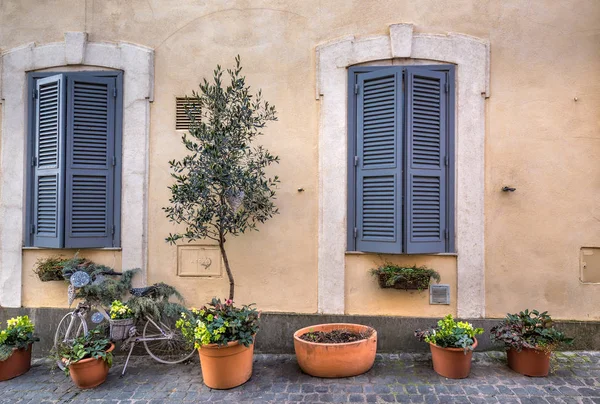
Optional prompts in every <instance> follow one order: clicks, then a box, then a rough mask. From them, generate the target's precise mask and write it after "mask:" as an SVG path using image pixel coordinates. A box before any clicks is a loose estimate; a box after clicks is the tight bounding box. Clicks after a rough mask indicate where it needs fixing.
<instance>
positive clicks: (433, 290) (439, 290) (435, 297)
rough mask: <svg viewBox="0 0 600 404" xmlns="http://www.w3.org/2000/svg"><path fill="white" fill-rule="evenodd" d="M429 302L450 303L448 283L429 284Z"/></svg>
mask: <svg viewBox="0 0 600 404" xmlns="http://www.w3.org/2000/svg"><path fill="white" fill-rule="evenodd" d="M429 304H450V285H443V284H442V285H440V284H437V285H429Z"/></svg>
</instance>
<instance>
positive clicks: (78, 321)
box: [54, 272, 196, 376]
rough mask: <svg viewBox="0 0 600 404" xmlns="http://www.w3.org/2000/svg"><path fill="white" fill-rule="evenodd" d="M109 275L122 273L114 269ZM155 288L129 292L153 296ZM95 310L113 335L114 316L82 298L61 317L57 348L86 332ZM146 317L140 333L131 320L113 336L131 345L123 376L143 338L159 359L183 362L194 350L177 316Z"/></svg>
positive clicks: (156, 358)
mask: <svg viewBox="0 0 600 404" xmlns="http://www.w3.org/2000/svg"><path fill="white" fill-rule="evenodd" d="M74 275H75V274H74ZM85 275H87V273H85ZM108 275H120V274H119V273H116V272H113V273H109V274H108ZM87 276H88V280H87V282H89V281H90V280H91V279H89V275H87ZM77 278H78V277H75V279H77ZM79 278H85V276H80V277H79ZM72 279H73V278H72ZM81 283H82V282H81V279H79V283H75V284H74V282H73V281H71V284H72V285H73V287H81V286H84V285H82V284H81ZM84 284H87V283H84ZM76 285H77V286H76ZM155 290H156V287H155V286H149V287H145V288H133V289H131V290H130V293H131V294H132V295H134V296H139V297H143V296H152V294H153V293H154V292H155ZM71 293H73V292H71ZM94 310H95V312H94V313H93V314H92V316H91V320H92V322H94V323H100V322H102V321H104V320H107V321H108V322H109V324H110V325H111V337H112V336H113V335H114V334H115V333H113V332H112V328H113V323H114V321H113V320H111V318H110V316H109V315H108V312H107V311H106V309H105V308H104V307H102V306H100V305H95V304H93V303H90V302H87V301H83V302H79V303H78V304H77V307H76V308H75V310H73V311H72V312H70V313H67V314H66V315H65V316H64V317H63V318H62V319H61V320H60V323H59V324H58V328H57V329H56V333H55V334H54V348H55V350H56V349H58V347H59V346H60V345H61V344H73V342H74V341H75V339H76V338H77V337H80V336H82V335H87V333H88V325H87V316H88V314H89V313H90V312H92V311H94ZM143 320H144V327H143V329H142V333H141V335H139V334H138V331H137V327H136V326H135V325H133V324H131V325H129V326H128V329H127V330H125V332H119V333H116V334H119V335H120V337H119V338H118V339H114V338H111V339H113V340H120V341H123V346H124V347H127V346H129V354H128V355H127V360H126V361H125V366H124V367H123V371H122V373H121V376H122V375H124V374H125V370H126V369H127V364H128V363H129V358H130V357H131V354H132V353H133V348H134V347H135V344H137V343H140V342H141V343H142V344H143V345H144V348H145V349H146V352H148V355H150V356H151V357H152V358H153V359H154V360H156V361H157V362H160V363H166V364H176V363H180V362H183V361H185V360H186V359H189V358H190V357H191V356H192V355H193V354H194V352H195V350H196V349H195V348H194V347H193V345H192V344H190V343H189V342H188V341H187V340H186V339H185V338H184V336H183V334H182V333H181V331H180V330H179V329H178V328H177V327H176V326H175V322H176V321H177V317H172V316H168V315H166V314H164V313H163V314H162V316H161V318H160V319H154V318H152V317H151V316H148V315H146V316H145V318H144V319H143ZM57 365H58V367H59V368H61V369H63V370H64V368H65V367H64V364H63V363H62V361H57Z"/></svg>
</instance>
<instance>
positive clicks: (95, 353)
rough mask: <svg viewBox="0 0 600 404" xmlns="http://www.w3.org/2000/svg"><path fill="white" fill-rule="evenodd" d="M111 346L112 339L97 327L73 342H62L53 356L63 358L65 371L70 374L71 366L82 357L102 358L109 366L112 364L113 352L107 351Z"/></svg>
mask: <svg viewBox="0 0 600 404" xmlns="http://www.w3.org/2000/svg"><path fill="white" fill-rule="evenodd" d="M109 348H110V340H109V339H108V338H107V337H106V335H105V334H104V330H102V329H101V328H95V329H92V330H90V331H89V332H88V334H87V335H82V336H79V337H77V338H76V339H75V340H74V341H73V342H72V343H71V344H67V343H64V344H61V345H59V346H58V348H57V350H55V351H53V352H52V354H51V358H53V359H54V362H56V359H58V360H62V361H63V362H64V364H65V373H66V374H67V375H68V374H69V366H71V364H73V363H76V362H79V361H80V360H82V359H88V358H94V359H102V360H103V361H105V362H106V364H107V365H108V367H111V366H112V362H113V355H112V352H107V350H108V349H109Z"/></svg>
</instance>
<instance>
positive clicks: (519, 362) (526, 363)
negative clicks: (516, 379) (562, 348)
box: [506, 348, 550, 377]
mask: <svg viewBox="0 0 600 404" xmlns="http://www.w3.org/2000/svg"><path fill="white" fill-rule="evenodd" d="M506 359H507V361H508V367H509V368H511V369H512V370H514V371H515V372H518V373H521V374H522V375H525V376H533V377H546V376H548V372H549V371H550V352H545V351H543V350H541V349H531V348H523V349H522V350H521V351H520V352H519V351H517V350H516V349H509V350H508V351H506Z"/></svg>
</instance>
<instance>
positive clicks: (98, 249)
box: [21, 247, 122, 251]
mask: <svg viewBox="0 0 600 404" xmlns="http://www.w3.org/2000/svg"><path fill="white" fill-rule="evenodd" d="M21 249H22V250H24V251H25V250H57V251H59V250H97V251H121V250H122V248H121V247H102V248H46V247H21Z"/></svg>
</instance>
